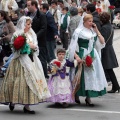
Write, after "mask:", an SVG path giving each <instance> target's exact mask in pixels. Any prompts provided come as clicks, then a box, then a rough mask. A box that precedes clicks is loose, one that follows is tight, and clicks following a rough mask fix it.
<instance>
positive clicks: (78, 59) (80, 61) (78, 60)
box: [75, 53, 83, 63]
mask: <svg viewBox="0 0 120 120" xmlns="http://www.w3.org/2000/svg"><path fill="white" fill-rule="evenodd" d="M75 59H76V60H77V62H78V63H83V60H81V58H80V57H79V56H78V55H77V54H76V53H75Z"/></svg>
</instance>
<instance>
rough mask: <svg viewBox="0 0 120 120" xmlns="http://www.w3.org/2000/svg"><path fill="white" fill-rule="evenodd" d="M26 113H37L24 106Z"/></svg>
mask: <svg viewBox="0 0 120 120" xmlns="http://www.w3.org/2000/svg"><path fill="white" fill-rule="evenodd" d="M23 111H24V113H29V114H35V111H33V110H27V109H26V108H25V107H24V108H23Z"/></svg>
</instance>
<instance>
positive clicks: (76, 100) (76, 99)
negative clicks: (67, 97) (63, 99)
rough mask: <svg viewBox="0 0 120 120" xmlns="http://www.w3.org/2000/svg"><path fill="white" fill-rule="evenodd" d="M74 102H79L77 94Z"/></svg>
mask: <svg viewBox="0 0 120 120" xmlns="http://www.w3.org/2000/svg"><path fill="white" fill-rule="evenodd" d="M75 102H76V103H77V104H81V103H80V100H79V97H78V96H75Z"/></svg>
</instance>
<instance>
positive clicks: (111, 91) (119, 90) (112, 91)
mask: <svg viewBox="0 0 120 120" xmlns="http://www.w3.org/2000/svg"><path fill="white" fill-rule="evenodd" d="M116 92H118V93H119V92H120V89H118V90H110V91H108V93H116Z"/></svg>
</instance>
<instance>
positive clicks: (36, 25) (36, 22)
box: [27, 0, 48, 78]
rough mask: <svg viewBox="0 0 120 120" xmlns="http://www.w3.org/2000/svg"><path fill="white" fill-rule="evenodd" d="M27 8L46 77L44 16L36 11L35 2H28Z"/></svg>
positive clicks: (30, 0)
mask: <svg viewBox="0 0 120 120" xmlns="http://www.w3.org/2000/svg"><path fill="white" fill-rule="evenodd" d="M27 8H28V10H29V12H28V16H30V17H31V19H32V20H33V22H32V29H33V30H34V32H35V33H36V35H37V40H38V46H39V56H38V57H39V59H40V61H41V63H42V66H43V70H44V74H45V77H46V78H48V75H47V48H46V32H47V20H46V16H45V14H43V13H41V12H40V11H39V9H38V3H37V2H36V1H32V0H28V1H27Z"/></svg>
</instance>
